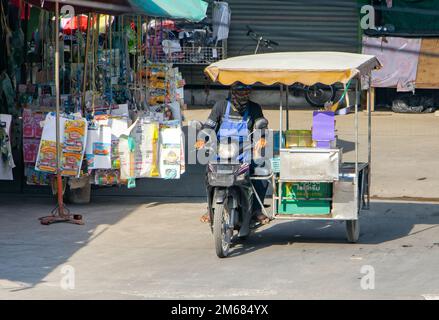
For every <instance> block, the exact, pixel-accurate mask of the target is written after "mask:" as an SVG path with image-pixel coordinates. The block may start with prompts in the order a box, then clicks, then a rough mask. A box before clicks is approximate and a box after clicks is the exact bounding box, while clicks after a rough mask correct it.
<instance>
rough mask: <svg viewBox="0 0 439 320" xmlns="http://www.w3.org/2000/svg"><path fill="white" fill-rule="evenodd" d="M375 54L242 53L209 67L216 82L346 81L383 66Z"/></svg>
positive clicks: (286, 83)
mask: <svg viewBox="0 0 439 320" xmlns="http://www.w3.org/2000/svg"><path fill="white" fill-rule="evenodd" d="M380 66H381V65H380V62H379V61H378V59H377V58H376V57H375V56H372V55H363V54H355V53H346V52H280V53H268V54H257V55H248V56H239V57H234V58H229V59H225V60H221V61H218V62H216V63H213V64H211V65H210V66H208V67H207V68H206V69H205V72H206V74H207V75H209V77H210V78H211V79H212V80H213V81H217V82H219V83H221V84H224V85H231V84H233V83H235V82H241V83H244V84H248V85H251V84H254V83H262V84H265V85H272V84H276V83H278V84H285V85H291V84H293V83H296V82H300V83H303V84H305V85H313V84H315V83H318V82H320V83H324V84H333V83H336V82H342V83H346V82H348V81H349V80H350V79H352V78H353V77H355V76H356V75H358V74H369V73H370V72H371V71H372V70H373V69H377V68H379V67H380Z"/></svg>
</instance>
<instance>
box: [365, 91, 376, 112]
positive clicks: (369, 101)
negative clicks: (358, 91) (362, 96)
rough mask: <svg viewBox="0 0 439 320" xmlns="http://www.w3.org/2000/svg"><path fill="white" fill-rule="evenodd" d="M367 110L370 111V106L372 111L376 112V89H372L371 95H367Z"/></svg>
mask: <svg viewBox="0 0 439 320" xmlns="http://www.w3.org/2000/svg"><path fill="white" fill-rule="evenodd" d="M366 105H367V110H369V109H368V108H369V106H370V111H371V112H374V111H375V88H374V87H370V94H368V95H367V104H366Z"/></svg>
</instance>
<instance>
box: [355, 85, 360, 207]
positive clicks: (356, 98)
mask: <svg viewBox="0 0 439 320" xmlns="http://www.w3.org/2000/svg"><path fill="white" fill-rule="evenodd" d="M360 81H361V79H360V77H357V79H356V82H355V180H354V185H355V189H354V196H355V197H354V199H355V208H356V214H358V211H359V210H360V205H359V202H358V198H359V196H360V195H359V192H358V191H359V189H358V183H359V176H358V161H359V149H358V127H359V121H358V104H359V102H360V91H359V87H360Z"/></svg>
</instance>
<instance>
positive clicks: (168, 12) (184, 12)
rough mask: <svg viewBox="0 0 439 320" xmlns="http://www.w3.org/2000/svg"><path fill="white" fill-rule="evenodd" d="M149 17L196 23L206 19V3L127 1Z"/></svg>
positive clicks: (148, 0) (190, 0) (179, 0)
mask: <svg viewBox="0 0 439 320" xmlns="http://www.w3.org/2000/svg"><path fill="white" fill-rule="evenodd" d="M129 2H130V3H131V5H132V6H134V7H136V8H138V9H139V12H141V13H145V14H147V15H149V16H155V17H162V18H170V19H185V20H189V21H194V22H198V21H201V20H203V19H204V18H205V17H206V11H207V6H208V3H207V2H205V1H202V0H129Z"/></svg>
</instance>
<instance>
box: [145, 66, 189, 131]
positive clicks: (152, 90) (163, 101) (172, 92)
mask: <svg viewBox="0 0 439 320" xmlns="http://www.w3.org/2000/svg"><path fill="white" fill-rule="evenodd" d="M147 70H148V71H147V76H148V88H149V98H148V106H149V111H150V114H151V117H152V118H154V119H156V120H157V121H158V122H160V123H162V122H164V121H170V120H177V121H181V120H182V115H181V108H182V107H184V85H185V83H184V80H183V78H182V75H181V73H180V72H179V71H178V68H173V67H172V64H166V63H163V64H151V65H149V66H148V69H147Z"/></svg>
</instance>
